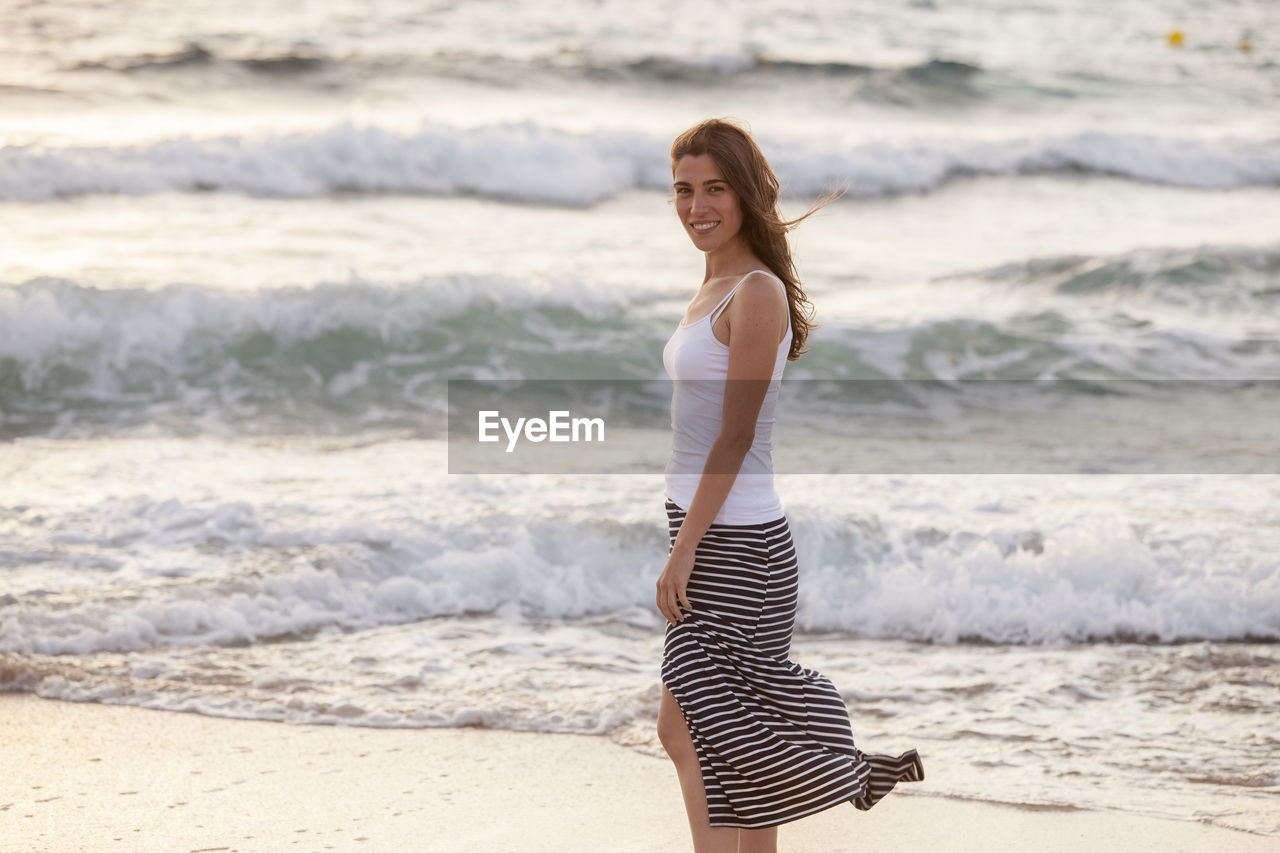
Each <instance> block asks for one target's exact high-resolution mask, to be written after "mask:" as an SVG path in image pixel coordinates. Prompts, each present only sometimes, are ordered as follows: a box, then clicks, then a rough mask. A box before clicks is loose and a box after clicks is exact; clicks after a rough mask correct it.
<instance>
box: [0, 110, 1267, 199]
mask: <svg viewBox="0 0 1280 853" xmlns="http://www.w3.org/2000/svg"><path fill="white" fill-rule="evenodd" d="M668 145H669V141H667V140H662V139H657V138H653V137H648V136H644V135H641V134H637V133H625V132H596V133H590V134H575V133H568V132H566V131H563V130H558V129H554V128H550V127H544V126H540V125H537V124H534V123H532V122H522V123H514V124H500V125H492V126H487V127H479V128H456V127H449V126H446V125H438V124H427V125H424V126H423V127H422V128H421V129H420V130H418V131H417V132H415V133H409V134H405V133H399V132H395V131H392V130H386V129H383V128H379V127H376V126H360V125H355V124H352V123H349V122H348V123H344V124H341V125H338V126H336V127H334V128H331V129H329V130H324V131H320V132H313V133H295V134H290V135H285V136H275V137H270V136H268V137H260V138H241V137H231V136H228V137H219V138H211V139H192V138H178V139H171V140H165V141H162V142H157V143H154V144H150V145H131V146H119V147H108V146H80V147H64V148H54V147H47V148H41V147H36V146H17V147H15V146H10V147H7V148H0V199H8V200H14V201H27V202H34V201H43V200H48V199H53V198H59V197H65V196H74V195H84V194H94V193H123V194H129V195H145V194H149V193H157V192H170V191H176V192H191V191H198V190H209V189H214V190H224V191H232V192H243V193H248V194H250V195H262V196H283V197H309V196H318V195H328V194H330V193H334V192H342V191H359V192H389V193H426V194H433V195H446V196H448V195H481V196H488V197H494V198H504V199H514V200H519V201H536V202H547V203H553V204H570V205H590V204H594V203H596V202H599V201H601V200H603V199H606V198H609V197H610V196H613V195H615V194H617V193H619V192H621V191H623V190H626V189H632V188H644V189H651V190H660V191H665V190H666V189H667V188H668V187H669V186H670V173H669V171H668V166H667V162H666V157H667V150H668ZM761 147H762V148H764V149H765V153H766V155H767V156H768V157H769V158H770V161H771V162H772V164H773V166H774V168H775V170H776V171H777V172H778V173H779V176H780V177H781V178H782V180H783V186H784V189H785V191H787V192H790V193H797V194H805V195H810V194H815V193H820V192H823V191H825V190H826V189H829V188H831V187H832V186H836V185H847V187H848V189H849V192H850V193H851V194H852V195H855V196H867V195H881V194H887V193H902V192H920V191H927V190H931V189H934V188H936V187H937V186H939V185H940V184H941V183H942V182H943V181H945V180H946V179H947V178H949V177H952V176H955V175H965V174H980V175H981V174H1033V173H1044V172H1061V171H1083V172H1090V173H1094V174H1105V175H1116V176H1120V177H1124V178H1130V179H1133V180H1137V181H1146V182H1153V183H1162V184H1171V185H1174V186H1184V187H1196V188H1203V189H1235V188H1239V187H1248V186H1272V185H1275V184H1277V183H1280V140H1275V139H1270V140H1254V139H1243V138H1222V139H1217V140H1211V139H1202V138H1196V137H1177V136H1157V135H1153V134H1142V133H1118V132H1117V133H1104V132H1087V133H1077V134H1068V135H1056V136H1055V135H1044V136H1040V137H1033V138H1014V139H1005V140H983V139H976V140H975V139H965V138H952V139H948V138H922V139H920V140H917V141H893V142H880V141H866V142H862V143H858V144H838V143H833V144H828V145H826V146H822V147H816V146H813V145H811V144H808V143H802V142H798V141H794V140H769V139H762V140H761Z"/></svg>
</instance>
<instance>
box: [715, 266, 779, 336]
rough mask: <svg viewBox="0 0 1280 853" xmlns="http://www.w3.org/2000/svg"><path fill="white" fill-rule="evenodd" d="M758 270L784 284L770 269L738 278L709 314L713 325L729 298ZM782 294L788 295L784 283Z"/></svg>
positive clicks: (753, 272)
mask: <svg viewBox="0 0 1280 853" xmlns="http://www.w3.org/2000/svg"><path fill="white" fill-rule="evenodd" d="M758 272H762V273H764V274H765V275H767V276H769V278H771V279H773V280H774V281H776V282H778V284H780V285H782V279H780V278H778V277H777V276H776V275H774V274H773V273H771V272H769V271H768V270H752V271H751V272H749V273H747V274H746V275H744V276H743V277H742V278H741V279H739V280H738V283H737V284H735V285H734V286H733V289H731V290H730V291H729V292H728V293H726V294H725V295H724V299H721V300H720V304H719V305H717V306H716V307H715V308H712V309H711V313H710V314H708V315H707V316H708V317H710V318H711V325H713V326H714V325H715V324H716V320H717V319H718V318H719V317H720V312H721V310H723V309H724V307H725V306H726V305H728V304H729V300H730V299H732V298H733V294H735V293H737V292H738V288H739V287H742V285H743V283H744V282H746V280H747V279H749V278H751V276H753V275H755V274H756V273H758ZM782 295H783V296H786V295H787V288H786V285H782Z"/></svg>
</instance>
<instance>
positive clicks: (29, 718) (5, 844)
mask: <svg viewBox="0 0 1280 853" xmlns="http://www.w3.org/2000/svg"><path fill="white" fill-rule="evenodd" d="M925 760H926V767H927V766H928V765H927V761H928V757H927V756H926V757H925ZM927 785H928V780H927V779H926V781H925V782H924V783H922V784H921V785H917V786H914V787H916V788H920V789H926V788H927ZM779 840H780V844H779V850H780V851H785V852H786V853H819V851H821V853H839V851H895V850H903V851H921V850H928V851H957V853H963V851H975V853H977V851H982V853H989V851H999V850H1034V851H1071V853H1078V852H1079V851H1126V853H1128V851H1147V850H1150V851H1161V853H1174V852H1175V851H1188V853H1191V851H1195V853H1202V851H1215V853H1232V851H1268V853H1274V851H1275V850H1277V849H1278V848H1280V840H1277V839H1276V838H1268V837H1262V836H1257V835H1250V834H1247V833H1242V832H1235V831H1231V830H1227V829H1219V828H1216V827H1211V826H1206V825H1202V824H1197V823H1192V822H1187V821H1171V820H1160V819H1156V818H1148V817H1141V816H1134V815H1127V814H1119V813H1111V812H1105V813H1103V812H1090V811H1061V810H1044V809H1032V808H1024V807H1013V806H1000V805H994V804H989V803H982V802H971V801H959V800H953V799H945V798H941V797H936V796H930V795H928V794H927V792H916V791H901V792H895V793H893V794H891V795H890V796H889V797H888V798H887V799H885V800H884V801H883V802H881V803H880V804H878V805H877V806H876V807H875V808H874V809H872V810H871V811H869V812H859V811H857V810H856V809H854V808H853V807H852V806H849V807H848V808H843V807H840V808H834V809H829V810H827V811H825V812H821V813H819V814H817V815H813V816H810V817H806V818H803V819H801V820H799V821H796V822H794V823H790V824H787V825H785V826H783V827H782V828H781V830H780V833H779ZM690 849H691V845H690V843H689V833H688V826H687V823H686V820H685V816H684V809H683V805H682V802H681V799H680V794H679V790H678V787H677V783H676V777H675V771H674V769H673V768H672V767H671V766H670V764H669V763H668V762H667V761H666V760H665V759H658V758H652V757H649V756H646V755H643V754H640V753H637V752H635V751H633V750H630V749H627V748H625V747H622V746H619V745H617V744H614V743H612V742H611V741H609V740H607V739H605V738H600V737H589V736H578V735H553V734H540V733H529V732H506V731H494V730H487V729H362V728H351V727H338V726H310V725H288V724H284V723H271V722H261V721H251V720H233V719H224V718H215V717H205V716H199V715H196V714H184V713H175V712H169V711H149V710H145V709H140V708H131V707H124V706H113V705H96V704H81V703H74V702H60V701H51V700H46V699H40V698H38V697H35V696H31V695H24V694H0V850H3V851H23V853H29V851H59V853H62V851H97V850H146V851H152V850H155V851H290V850H298V851H304V850H306V851H310V850H315V851H322V850H355V851H396V852H397V853H405V851H450V853H473V851H474V853H499V851H521V853H551V851H556V853H564V852H565V851H591V853H596V852H597V851H607V852H608V853H614V852H615V851H616V853H632V852H634V853H650V852H651V851H653V853H656V851H664V853H665V852H666V851H687V850H690Z"/></svg>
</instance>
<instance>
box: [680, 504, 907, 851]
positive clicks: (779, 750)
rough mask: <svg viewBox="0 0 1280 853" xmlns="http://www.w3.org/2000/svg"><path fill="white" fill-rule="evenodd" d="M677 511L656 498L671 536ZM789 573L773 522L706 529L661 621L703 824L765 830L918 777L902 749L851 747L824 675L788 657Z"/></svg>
mask: <svg viewBox="0 0 1280 853" xmlns="http://www.w3.org/2000/svg"><path fill="white" fill-rule="evenodd" d="M684 515H685V514H684V511H683V510H681V509H680V508H679V507H678V506H677V505H676V504H675V503H673V502H672V501H670V500H668V501H667V519H668V527H669V530H670V534H671V541H672V542H675V538H676V533H677V532H678V531H679V530H680V524H681V523H682V522H683V521H684ZM797 578H798V572H797V568H796V553H795V546H794V545H793V544H792V541H791V530H790V528H789V527H788V526H787V520H786V518H785V517H783V518H779V519H778V520H776V521H771V522H766V523H762V524H746V525H728V524H713V525H711V527H710V528H709V529H708V530H707V532H706V534H705V535H704V536H703V537H702V540H701V541H700V542H699V543H698V548H697V552H696V554H695V557H694V567H693V574H692V575H691V576H690V578H689V585H688V598H689V604H690V605H691V607H692V609H686V608H685V607H684V606H683V605H681V606H680V609H681V611H682V612H683V613H684V615H685V619H684V621H683V622H680V623H678V624H676V625H668V626H667V633H666V641H665V644H664V647H663V655H662V683H663V684H665V685H666V687H667V689H668V690H670V691H671V693H672V695H673V696H675V698H676V702H678V703H679V705H680V713H681V714H682V715H683V717H684V721H685V724H686V726H688V729H689V735H690V737H692V739H693V746H694V750H695V751H696V752H697V755H698V763H699V765H700V766H701V768H702V781H703V783H704V785H705V787H706V794H707V811H708V814H709V816H710V822H711V825H712V826H734V827H740V828H744V829H758V828H762V827H766V826H777V825H778V824H781V823H786V822H787V821H790V820H795V819H796V818H800V817H804V816H805V815H809V814H813V813H814V812H818V811H822V810H823V809H827V808H830V807H832V806H835V805H839V804H840V803H847V802H851V803H853V805H855V806H856V807H857V808H859V809H862V810H866V809H869V808H871V807H872V806H873V805H875V804H876V802H878V801H879V800H880V798H881V797H883V796H884V795H885V794H887V793H889V791H890V790H892V789H893V787H894V785H896V784H897V783H898V782H905V781H912V782H918V781H920V780H922V779H924V767H923V765H922V764H921V763H920V756H919V755H918V754H917V753H916V751H915V750H914V749H910V750H907V751H906V752H904V753H902V754H901V755H899V756H897V757H894V756H888V755H869V754H866V753H863V752H861V751H859V750H858V749H857V748H856V747H854V745H853V733H852V731H851V727H850V724H849V713H848V711H847V710H846V708H845V705H844V700H843V699H841V698H840V694H839V693H837V692H836V689H835V686H834V685H833V684H832V683H831V681H830V679H828V678H827V677H826V676H824V675H822V674H821V673H818V672H816V671H814V670H811V669H805V668H803V667H801V666H800V665H799V664H796V663H793V662H792V661H790V660H789V659H788V657H787V655H788V653H789V652H790V649H791V629H792V626H793V625H794V623H795V615H796V600H797V596H796V589H797Z"/></svg>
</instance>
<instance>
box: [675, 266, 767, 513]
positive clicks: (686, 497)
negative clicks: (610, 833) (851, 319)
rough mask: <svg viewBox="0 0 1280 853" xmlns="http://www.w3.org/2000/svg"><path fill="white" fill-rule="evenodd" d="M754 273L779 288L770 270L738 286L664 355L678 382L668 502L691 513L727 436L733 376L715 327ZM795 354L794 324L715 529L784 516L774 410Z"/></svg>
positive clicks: (682, 331) (683, 328)
mask: <svg viewBox="0 0 1280 853" xmlns="http://www.w3.org/2000/svg"><path fill="white" fill-rule="evenodd" d="M754 272H760V273H764V274H765V275H767V276H769V277H770V278H772V279H773V280H774V281H776V282H778V286H779V287H782V288H783V294H784V295H785V294H786V287H785V286H784V285H783V284H782V280H781V279H779V278H778V277H777V276H776V275H774V274H773V273H771V272H769V271H768V270H753V271H752V272H751V273H747V274H746V275H744V276H743V277H742V279H741V280H740V281H739V282H738V283H737V284H735V285H734V286H733V289H731V290H730V291H729V292H728V294H726V295H725V297H724V299H721V300H720V304H718V305H716V307H715V308H712V309H711V313H710V314H707V315H706V316H705V317H703V318H702V319H700V320H695V321H693V322H692V323H688V324H684V323H681V324H680V325H678V326H677V327H676V331H675V334H673V335H672V336H671V339H670V340H668V341H667V345H666V346H665V347H664V348H663V350H662V364H663V366H664V367H665V368H666V370H667V376H669V377H671V379H673V380H675V382H674V383H673V384H674V386H675V389H674V390H673V391H672V394H671V431H672V446H671V460H670V461H669V462H668V463H667V470H666V485H667V497H668V498H670V499H671V500H672V501H674V502H675V504H676V505H677V506H679V507H680V508H681V509H683V510H688V508H689V504H690V503H691V502H692V501H693V493H694V491H696V490H697V488H698V480H699V479H701V477H702V469H703V466H704V465H706V462H707V454H708V453H710V452H711V445H712V444H713V443H714V442H715V440H716V436H717V435H719V433H720V415H721V411H722V409H723V406H724V387H725V379H726V378H727V377H728V375H729V347H727V346H725V345H724V344H723V343H721V342H720V341H719V339H717V338H716V336H715V334H714V333H713V332H712V330H711V329H712V326H714V325H715V322H716V319H717V318H718V317H719V316H720V313H721V309H723V308H724V307H725V306H726V305H727V304H728V303H729V300H730V299H732V298H733V295H734V294H735V293H737V292H738V288H739V287H741V286H742V282H744V281H746V280H747V278H748V277H749V276H751V275H752V274H753V273H754ZM790 350H791V324H790V323H788V324H787V333H786V335H785V336H783V338H782V342H781V343H779V344H778V349H777V353H776V355H775V356H774V363H773V379H772V381H771V382H770V383H769V390H768V392H766V394H765V398H764V402H763V403H762V404H761V406H760V416H759V417H758V418H756V435H755V439H754V440H753V441H752V442H751V449H750V450H748V451H747V455H746V457H745V458H744V459H743V460H742V467H741V468H740V469H739V471H738V476H737V479H735V480H734V481H733V488H732V489H731V490H730V491H729V496H728V497H727V498H725V501H724V505H723V506H721V507H720V512H719V514H717V515H716V517H715V519H714V520H713V522H712V523H713V524H760V523H761V522H766V521H774V520H776V519H778V518H781V517H782V503H781V501H779V500H778V495H777V493H776V492H775V491H774V488H773V421H774V418H773V410H774V407H775V406H776V405H777V402H778V389H779V383H780V381H781V379H782V370H783V368H784V367H785V366H786V364H787V354H788V353H789V352H790Z"/></svg>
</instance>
